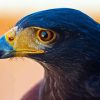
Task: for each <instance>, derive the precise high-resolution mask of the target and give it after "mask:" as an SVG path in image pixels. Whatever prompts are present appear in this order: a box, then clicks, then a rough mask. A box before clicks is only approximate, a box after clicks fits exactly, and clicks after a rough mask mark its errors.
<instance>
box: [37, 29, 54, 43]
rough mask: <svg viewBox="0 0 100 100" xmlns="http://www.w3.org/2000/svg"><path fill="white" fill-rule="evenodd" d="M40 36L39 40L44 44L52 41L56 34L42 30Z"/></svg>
mask: <svg viewBox="0 0 100 100" xmlns="http://www.w3.org/2000/svg"><path fill="white" fill-rule="evenodd" d="M38 35H39V38H40V39H41V40H42V41H44V42H46V41H50V40H52V39H53V37H54V33H53V32H52V31H46V30H40V31H39V34H38Z"/></svg>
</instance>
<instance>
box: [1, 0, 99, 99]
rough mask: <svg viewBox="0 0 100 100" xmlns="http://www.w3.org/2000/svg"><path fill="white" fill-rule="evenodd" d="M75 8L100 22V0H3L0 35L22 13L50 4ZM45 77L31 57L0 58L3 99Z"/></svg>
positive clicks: (22, 90) (48, 6)
mask: <svg viewBox="0 0 100 100" xmlns="http://www.w3.org/2000/svg"><path fill="white" fill-rule="evenodd" d="M59 7H61V8H64V7H67V8H75V9H78V10H81V11H83V12H84V13H86V14H88V15H89V16H91V17H92V18H93V19H94V20H95V21H97V22H99V23H100V0H0V36H1V35H2V34H4V33H5V32H6V31H8V30H9V29H10V28H12V27H13V26H14V25H15V23H16V22H17V21H18V20H19V19H21V18H22V17H23V16H25V15H27V14H30V13H33V12H36V11H40V10H45V9H49V8H59ZM42 77H43V68H42V67H41V66H40V65H39V64H38V63H37V62H34V61H33V60H31V59H27V58H14V59H12V60H11V59H5V60H0V100H20V98H21V97H22V96H23V95H24V94H25V93H26V92H27V91H28V90H30V89H31V88H32V87H33V86H34V85H35V84H36V83H37V82H38V81H40V80H41V79H42Z"/></svg>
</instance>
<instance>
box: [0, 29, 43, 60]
mask: <svg viewBox="0 0 100 100" xmlns="http://www.w3.org/2000/svg"><path fill="white" fill-rule="evenodd" d="M27 33H31V30H30V29H26V30H20V31H18V29H17V27H14V28H12V29H11V30H10V31H8V32H7V33H5V34H4V35H3V36H2V37H0V59H4V58H10V57H27V56H28V55H34V54H42V53H44V50H40V49H36V48H35V47H34V45H33V46H32V47H30V46H29V44H30V43H31V42H29V41H30V38H31V37H32V36H31V35H28V34H27Z"/></svg>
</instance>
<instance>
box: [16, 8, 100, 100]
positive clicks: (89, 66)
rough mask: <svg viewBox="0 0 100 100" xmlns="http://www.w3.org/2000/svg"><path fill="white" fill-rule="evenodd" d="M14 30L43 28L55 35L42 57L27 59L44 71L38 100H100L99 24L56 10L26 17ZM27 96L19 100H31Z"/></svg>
mask: <svg viewBox="0 0 100 100" xmlns="http://www.w3.org/2000/svg"><path fill="white" fill-rule="evenodd" d="M16 26H17V27H18V29H19V30H21V29H22V30H24V29H26V28H29V27H40V28H45V29H48V30H52V31H54V32H55V33H56V35H57V39H56V41H55V43H53V44H52V46H50V45H48V46H45V45H42V47H43V49H44V50H45V51H46V52H45V53H44V54H35V55H33V54H31V55H28V56H27V57H29V58H32V59H35V60H36V61H37V62H39V63H40V64H41V65H42V66H43V67H44V70H45V76H44V79H43V81H41V84H40V85H39V86H38V87H39V88H38V89H37V91H38V98H37V100H98V99H100V24H98V23H97V22H95V21H94V20H93V19H92V18H90V17H89V16H87V15H86V14H84V13H82V12H80V11H78V10H74V9H68V8H59V9H50V10H45V11H40V12H36V13H33V14H31V15H28V16H26V17H24V18H22V19H21V20H20V21H19V22H18V23H17V24H16ZM27 42H28V41H27ZM20 43H21V42H20ZM39 45H40V44H39ZM32 93H33V94H34V89H33V91H32ZM30 94H31V93H30V92H29V95H28V99H26V96H25V98H23V99H22V100H31V97H29V96H30Z"/></svg>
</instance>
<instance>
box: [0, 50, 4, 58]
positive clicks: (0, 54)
mask: <svg viewBox="0 0 100 100" xmlns="http://www.w3.org/2000/svg"><path fill="white" fill-rule="evenodd" d="M3 55H4V51H2V50H0V58H1V57H2V56H3Z"/></svg>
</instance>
